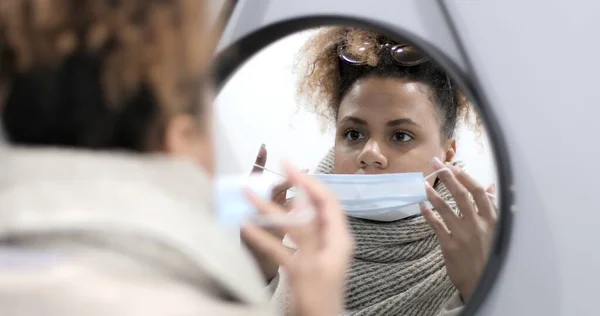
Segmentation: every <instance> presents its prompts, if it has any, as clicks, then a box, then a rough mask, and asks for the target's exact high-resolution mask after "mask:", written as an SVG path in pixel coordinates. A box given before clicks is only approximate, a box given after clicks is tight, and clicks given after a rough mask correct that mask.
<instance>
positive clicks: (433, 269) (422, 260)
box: [274, 150, 463, 316]
mask: <svg viewBox="0 0 600 316" xmlns="http://www.w3.org/2000/svg"><path fill="white" fill-rule="evenodd" d="M333 161H334V160H333V150H330V151H329V153H328V154H327V155H326V156H325V157H324V158H323V159H322V161H321V162H320V163H319V165H318V167H317V169H316V172H315V173H322V174H330V173H333V170H334V169H333ZM455 165H457V166H459V167H460V168H463V166H462V164H460V163H455ZM435 190H436V191H437V193H438V194H439V195H440V196H441V197H442V198H443V199H444V200H445V201H446V203H448V204H449V205H450V206H451V207H452V208H453V209H454V210H455V211H456V204H455V202H454V199H453V198H452V195H451V194H450V192H449V191H448V189H447V188H446V187H445V186H444V185H443V184H442V183H438V184H436V186H435ZM349 223H350V228H351V232H352V234H353V236H354V240H355V247H356V248H355V253H354V258H353V261H352V263H351V266H350V268H349V270H348V275H347V277H348V279H347V286H346V308H345V310H346V311H345V312H344V315H352V316H358V315H361V316H362V315H373V316H374V315H378V316H386V315H390V316H391V315H394V316H397V315H405V316H434V315H437V314H438V313H439V312H440V311H441V309H442V308H443V307H444V305H445V304H446V302H447V301H448V300H449V299H450V298H451V297H452V295H453V294H454V293H455V291H456V288H455V287H454V285H453V284H452V282H451V281H450V279H449V277H448V276H447V274H446V267H445V265H444V258H443V256H442V253H441V249H440V247H439V244H438V241H437V237H436V236H435V233H434V232H433V230H432V229H431V228H430V226H429V225H428V224H427V222H426V221H425V219H424V218H423V217H422V216H418V217H413V218H409V219H404V220H399V221H394V222H375V221H369V220H364V219H358V218H352V217H349ZM281 286H282V284H280V287H281ZM278 290H279V289H278ZM285 292H287V290H286V291H285ZM276 294H277V293H276ZM274 298H275V299H277V300H282V298H281V297H279V298H277V295H276V297H274ZM283 301H284V302H285V304H284V306H285V305H289V304H288V302H287V301H288V298H285V299H283ZM285 307H287V306H285ZM285 307H284V308H285ZM285 309H287V308H285ZM286 312H289V310H287V311H286ZM286 314H289V313H286Z"/></svg>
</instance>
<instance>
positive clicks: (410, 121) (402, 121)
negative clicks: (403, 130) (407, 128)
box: [386, 118, 419, 126]
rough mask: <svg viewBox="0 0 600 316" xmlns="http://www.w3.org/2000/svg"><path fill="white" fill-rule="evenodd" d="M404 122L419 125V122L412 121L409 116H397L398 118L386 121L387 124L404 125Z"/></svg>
mask: <svg viewBox="0 0 600 316" xmlns="http://www.w3.org/2000/svg"><path fill="white" fill-rule="evenodd" d="M406 124H408V125H415V126H419V124H417V123H416V122H415V121H413V120H411V119H409V118H399V119H395V120H391V121H388V122H387V123H386V125H387V126H396V125H406Z"/></svg>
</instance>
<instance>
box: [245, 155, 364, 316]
mask: <svg viewBox="0 0 600 316" xmlns="http://www.w3.org/2000/svg"><path fill="white" fill-rule="evenodd" d="M286 173H287V176H288V180H289V181H290V182H291V183H292V184H293V185H294V186H296V187H297V188H299V189H301V190H304V192H306V194H307V196H308V199H309V202H310V204H312V205H301V204H300V203H302V202H301V201H295V202H294V210H295V211H299V210H301V209H303V208H306V207H313V208H314V210H315V217H314V218H313V219H312V220H311V221H310V222H308V223H303V224H299V225H294V226H287V227H281V228H279V229H280V230H281V234H285V233H288V234H289V235H290V237H291V238H292V240H294V243H295V244H296V245H297V247H298V250H297V251H295V252H294V253H291V252H290V251H289V250H288V249H287V248H286V247H285V246H283V245H282V243H281V240H280V239H278V238H276V237H275V236H273V235H272V234H271V233H269V232H268V231H266V230H265V229H263V228H260V227H257V226H255V225H252V224H247V225H245V226H244V227H243V228H242V234H243V235H244V238H245V240H246V241H247V242H250V243H252V244H253V246H254V247H256V248H260V249H262V251H263V252H264V253H268V254H270V255H271V256H272V258H274V259H275V260H276V261H277V262H278V263H279V264H280V265H281V266H282V267H283V268H284V270H285V271H286V272H287V274H288V276H289V279H290V286H291V291H292V296H293V303H294V311H295V315H298V316H309V315H310V316H320V315H324V316H325V315H327V316H334V315H339V314H341V313H342V311H343V308H344V292H345V291H344V288H345V281H346V270H347V268H348V265H349V262H350V258H351V255H352V251H353V240H352V237H351V235H350V231H349V229H348V223H347V220H346V217H345V215H344V214H343V212H342V210H341V207H340V205H339V203H338V201H337V200H336V198H335V197H334V196H333V194H332V193H331V192H330V191H329V190H328V189H327V188H326V187H325V186H324V185H323V184H322V183H320V182H319V181H318V180H316V179H315V178H313V177H310V176H308V175H306V174H303V173H301V172H299V171H297V170H296V169H295V168H293V167H291V166H286ZM250 200H251V201H252V202H253V203H254V205H255V206H256V207H257V209H258V210H260V212H261V213H262V214H263V215H266V216H281V215H284V214H286V213H287V211H286V210H284V209H283V208H282V207H281V206H280V205H277V204H276V203H274V202H272V201H265V200H261V199H260V198H258V197H256V196H254V195H250Z"/></svg>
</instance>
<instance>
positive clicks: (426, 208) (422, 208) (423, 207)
mask: <svg viewBox="0 0 600 316" xmlns="http://www.w3.org/2000/svg"><path fill="white" fill-rule="evenodd" d="M419 207H420V208H421V212H423V213H425V212H427V211H429V207H427V205H426V204H425V203H422V202H421V203H419Z"/></svg>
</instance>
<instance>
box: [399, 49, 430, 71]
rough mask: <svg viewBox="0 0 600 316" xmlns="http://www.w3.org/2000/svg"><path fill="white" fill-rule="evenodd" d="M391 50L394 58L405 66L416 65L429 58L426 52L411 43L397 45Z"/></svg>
mask: <svg viewBox="0 0 600 316" xmlns="http://www.w3.org/2000/svg"><path fill="white" fill-rule="evenodd" d="M391 52H392V58H394V60H396V61H397V62H399V63H400V64H402V65H404V66H415V65H418V64H421V63H424V62H426V61H427V60H428V58H427V56H425V54H423V53H422V52H421V51H420V50H418V49H416V48H415V47H413V46H410V45H396V46H394V47H392V49H391Z"/></svg>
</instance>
